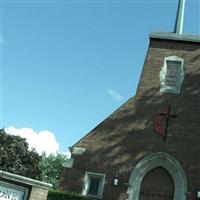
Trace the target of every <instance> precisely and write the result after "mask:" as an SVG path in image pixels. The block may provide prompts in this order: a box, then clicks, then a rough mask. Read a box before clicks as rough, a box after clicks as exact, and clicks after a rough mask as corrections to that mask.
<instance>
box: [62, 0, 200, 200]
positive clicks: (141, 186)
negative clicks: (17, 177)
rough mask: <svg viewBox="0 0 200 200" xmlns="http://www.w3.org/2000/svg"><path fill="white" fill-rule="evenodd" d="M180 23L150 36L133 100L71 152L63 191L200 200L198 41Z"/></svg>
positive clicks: (116, 199) (120, 198)
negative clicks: (171, 29) (174, 27)
mask: <svg viewBox="0 0 200 200" xmlns="http://www.w3.org/2000/svg"><path fill="white" fill-rule="evenodd" d="M181 2H182V3H183V1H180V2H179V10H180V9H181ZM182 6H183V5H182ZM182 9H183V7H182ZM178 17H179V18H178ZM182 18H183V16H181V14H180V12H178V14H177V23H176V28H177V27H178V26H179V27H178V28H177V30H176V31H175V32H174V33H164V32H153V33H150V35H149V47H148V50H147V54H146V58H145V61H144V66H143V71H142V74H141V78H140V81H139V84H138V88H137V92H136V94H135V96H134V97H132V98H130V99H129V100H128V101H127V102H126V103H125V104H123V105H122V106H121V107H120V108H119V109H118V110H116V111H115V112H114V113H112V114H111V115H110V116H109V117H108V118H106V119H105V120H104V121H103V122H101V123H100V124H99V125H98V126H97V127H96V128H94V129H93V130H92V131H91V132H89V133H88V134H87V135H86V136H85V137H83V138H82V139H81V140H80V141H78V142H77V143H76V144H74V146H73V147H71V148H70V151H71V153H72V158H71V159H70V160H68V162H66V163H65V168H64V169H63V172H62V178H61V183H60V188H61V190H63V191H70V192H77V193H81V194H82V195H87V196H91V197H95V198H97V199H103V200H195V199H200V37H199V36H193V35H187V34H182V33H181V26H182Z"/></svg>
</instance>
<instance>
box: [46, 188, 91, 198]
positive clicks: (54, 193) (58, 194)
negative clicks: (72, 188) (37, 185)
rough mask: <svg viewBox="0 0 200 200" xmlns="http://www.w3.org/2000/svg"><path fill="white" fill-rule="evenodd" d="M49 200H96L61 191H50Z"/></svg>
mask: <svg viewBox="0 0 200 200" xmlns="http://www.w3.org/2000/svg"><path fill="white" fill-rule="evenodd" d="M47 200H94V199H92V198H88V197H85V196H81V195H79V194H73V193H67V192H60V191H51V190H50V191H49V192H48V196H47Z"/></svg>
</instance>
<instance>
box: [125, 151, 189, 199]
mask: <svg viewBox="0 0 200 200" xmlns="http://www.w3.org/2000/svg"><path fill="white" fill-rule="evenodd" d="M156 168H157V169H158V168H159V171H160V172H158V171H154V172H153V171H152V170H154V169H156ZM161 169H162V170H164V172H163V171H162V170H161ZM151 171H152V172H153V173H165V175H166V174H167V175H168V178H167V179H168V181H169V180H170V179H171V182H172V185H173V188H174V190H173V191H174V195H173V199H172V200H186V195H185V194H186V193H187V180H186V176H185V173H184V171H183V169H182V167H181V165H180V164H179V163H178V161H177V160H176V159H175V158H173V157H172V156H170V155H169V154H167V153H164V152H158V153H154V154H151V155H149V156H147V157H146V158H144V159H142V160H141V161H140V162H139V163H138V164H137V165H136V166H135V168H134V169H133V171H132V173H131V175H130V179H129V187H128V190H127V194H128V198H127V200H140V197H141V196H140V192H142V191H141V189H142V187H143V180H145V179H146V178H145V176H146V177H147V176H148V174H150V176H151ZM161 171H162V172H161ZM167 175H166V177H167ZM169 182H170V181H169ZM172 185H171V186H172ZM171 186H170V185H169V186H168V187H171ZM151 199H153V200H154V198H149V199H148V200H151ZM159 200H163V199H159Z"/></svg>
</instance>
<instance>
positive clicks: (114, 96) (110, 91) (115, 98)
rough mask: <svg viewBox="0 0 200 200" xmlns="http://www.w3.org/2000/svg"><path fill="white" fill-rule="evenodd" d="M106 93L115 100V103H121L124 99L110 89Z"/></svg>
mask: <svg viewBox="0 0 200 200" xmlns="http://www.w3.org/2000/svg"><path fill="white" fill-rule="evenodd" d="M107 93H108V94H109V95H110V97H111V98H112V99H113V100H115V101H122V100H123V99H124V97H123V96H122V95H121V94H119V92H117V91H115V90H112V89H108V90H107Z"/></svg>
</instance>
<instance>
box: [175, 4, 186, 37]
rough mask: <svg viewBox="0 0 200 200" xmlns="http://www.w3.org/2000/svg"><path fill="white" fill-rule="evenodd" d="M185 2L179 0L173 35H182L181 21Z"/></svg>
mask: <svg viewBox="0 0 200 200" xmlns="http://www.w3.org/2000/svg"><path fill="white" fill-rule="evenodd" d="M184 10H185V0H179V3H178V10H177V14H176V22H175V27H174V33H176V34H182V31H183V20H184Z"/></svg>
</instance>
